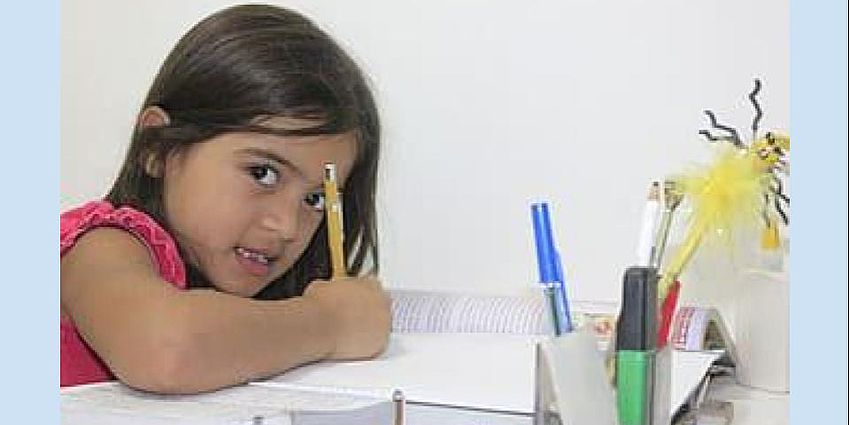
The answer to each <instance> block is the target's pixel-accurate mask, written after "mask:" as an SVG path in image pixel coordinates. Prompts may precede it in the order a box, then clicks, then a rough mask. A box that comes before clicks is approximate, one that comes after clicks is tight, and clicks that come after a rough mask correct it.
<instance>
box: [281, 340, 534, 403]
mask: <svg viewBox="0 0 850 425" xmlns="http://www.w3.org/2000/svg"><path fill="white" fill-rule="evenodd" d="M539 338H540V336H533V335H511V334H492V333H465V334H462V333H393V334H392V335H391V336H390V343H389V347H388V349H387V350H386V351H385V352H384V353H383V354H382V355H381V356H379V357H378V358H377V359H374V360H368V361H340V362H320V363H316V364H311V365H306V366H302V367H299V368H296V369H292V370H290V371H289V372H286V373H284V374H282V375H279V376H277V377H275V378H272V379H270V380H268V381H266V382H267V383H268V384H274V383H284V384H297V385H307V386H315V387H320V388H350V389H384V390H390V389H393V388H399V389H401V390H402V391H403V392H404V395H405V399H406V400H407V401H408V402H410V403H417V402H418V403H429V404H438V405H445V406H461V407H473V408H478V409H487V410H496V411H505V412H515V413H522V414H530V413H531V412H533V411H534V405H533V401H534V400H533V399H534V359H535V357H534V354H535V351H534V348H535V343H536V342H537V340H538V339H539Z"/></svg>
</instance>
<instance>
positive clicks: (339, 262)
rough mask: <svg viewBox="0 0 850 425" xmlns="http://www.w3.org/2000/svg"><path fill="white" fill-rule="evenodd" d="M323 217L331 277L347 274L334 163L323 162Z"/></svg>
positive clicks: (340, 276)
mask: <svg viewBox="0 0 850 425" xmlns="http://www.w3.org/2000/svg"><path fill="white" fill-rule="evenodd" d="M324 187H325V217H326V218H327V222H328V247H329V248H330V251H331V270H332V274H331V276H332V278H333V279H341V278H344V277H346V276H348V272H347V271H346V269H345V252H344V251H343V247H342V240H343V237H344V234H343V227H342V200H341V199H340V198H339V190H338V189H337V184H336V165H335V164H334V163H332V162H328V163H325V178H324Z"/></svg>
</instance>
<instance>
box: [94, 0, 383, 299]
mask: <svg viewBox="0 0 850 425" xmlns="http://www.w3.org/2000/svg"><path fill="white" fill-rule="evenodd" d="M152 106H156V107H159V108H162V109H163V110H164V111H165V112H166V113H167V114H168V117H169V122H168V123H166V124H165V125H164V126H161V127H146V126H142V125H141V124H140V123H138V122H137V123H136V127H135V129H134V131H133V137H132V141H131V144H130V148H129V150H128V152H127V157H126V158H125V160H124V165H123V166H122V168H121V171H120V173H119V175H118V178H117V179H116V181H115V183H114V185H113V186H112V188H111V189H110V191H109V193H108V194H107V195H106V200H108V201H110V202H112V203H113V205H116V206H118V205H130V206H132V207H134V208H137V209H140V210H143V211H145V212H147V213H148V214H150V215H151V216H152V217H154V219H156V220H157V221H158V222H159V223H160V224H161V225H163V226H164V227H165V228H166V229H169V230H170V228H169V223H168V221H167V219H166V217H165V209H164V206H163V197H162V193H163V179H162V178H157V177H152V176H151V175H149V174H148V173H147V172H146V171H145V169H146V163H147V162H148V161H149V160H151V159H153V160H154V161H156V162H157V163H159V164H162V163H163V161H164V160H165V158H167V157H168V156H169V155H171V154H174V153H178V152H180V151H182V150H185V149H187V148H188V147H190V146H192V145H193V144H195V143H203V142H204V141H206V140H209V139H210V138H212V137H214V136H217V135H220V134H222V133H227V132H235V131H238V132H259V133H269V134H277V135H282V136H293V135H298V136H309V135H323V134H340V133H346V132H353V134H355V136H356V143H357V158H356V160H355V163H354V167H353V168H352V171H351V173H350V175H349V177H348V181H347V182H346V190H345V193H344V194H343V207H344V211H343V222H344V224H345V233H346V238H345V251H346V252H347V253H348V257H349V258H348V259H347V260H348V264H349V265H350V266H349V273H351V274H352V275H358V274H360V273H361V271H362V269H363V268H364V263H366V261H367V258H369V257H371V258H370V259H371V261H372V271H374V272H376V271H377V269H378V245H377V229H376V220H375V190H376V181H377V168H378V154H379V138H380V125H379V121H378V112H377V108H376V107H375V102H374V99H373V98H372V94H371V91H370V89H369V87H368V85H367V83H366V81H365V78H364V76H363V74H362V72H361V71H360V69H359V68H358V66H357V65H356V64H355V63H354V61H353V60H352V59H351V58H350V57H349V56H348V55H347V54H346V53H345V52H344V51H343V50H342V49H341V48H340V46H338V45H337V44H336V43H335V42H334V41H333V40H332V39H331V38H330V37H329V36H328V35H327V34H325V33H324V32H323V31H322V30H321V29H319V28H318V27H316V25H314V24H313V23H312V22H311V21H310V20H308V19H307V18H305V17H304V16H301V15H300V14H298V13H296V12H292V11H289V10H285V9H281V8H278V7H273V6H265V5H244V6H235V7H230V8H228V9H224V10H222V11H219V12H217V13H215V14H213V15H211V16H209V17H207V18H206V19H204V20H203V21H201V22H200V23H198V24H197V25H195V26H194V27H193V28H192V29H191V30H190V31H189V32H188V33H186V34H185V35H184V36H183V38H182V39H181V40H180V41H179V42H178V43H177V45H176V46H175V47H174V50H172V51H171V53H170V54H169V55H168V57H167V58H166V59H165V62H164V63H163V65H162V67H161V68H160V70H159V73H158V74H157V76H156V79H155V80H154V82H153V84H152V86H151V89H150V91H149V92H148V95H147V97H146V99H145V101H144V104H143V105H142V108H141V109H142V110H145V109H146V108H148V107H152ZM272 116H284V117H293V118H303V119H309V120H313V121H314V122H316V123H318V124H317V125H316V126H313V127H309V128H299V129H292V130H277V129H270V128H267V127H262V126H259V125H256V124H255V123H256V122H257V118H261V117H272ZM329 262H330V261H329V256H328V249H327V228H326V225H325V223H324V222H323V223H322V224H321V225H320V226H319V229H318V231H317V232H316V233H315V235H313V239H312V240H311V241H310V244H309V245H308V247H307V248H306V250H305V251H304V253H303V254H302V256H301V257H300V258H299V259H298V260H297V261H296V262H295V264H294V265H293V266H292V267H291V268H290V269H289V270H288V271H287V272H286V273H285V274H284V275H283V276H281V277H279V278H278V279H277V280H275V281H273V282H271V283H270V284H269V285H268V286H267V287H266V288H264V289H263V290H262V291H261V292H260V293H259V294H258V295H257V296H256V297H257V298H260V299H279V298H285V297H291V296H295V295H300V294H301V293H302V292H303V290H304V288H305V287H306V285H307V284H308V283H309V282H311V281H312V280H314V279H317V278H326V277H328V275H329V270H330V265H329ZM187 272H188V273H187V275H188V280H189V285H190V287H204V286H211V285H210V283H209V282H208V281H207V279H206V277H204V276H203V274H202V273H201V272H200V270H198V269H197V268H195V267H194V266H192V265H190V264H187Z"/></svg>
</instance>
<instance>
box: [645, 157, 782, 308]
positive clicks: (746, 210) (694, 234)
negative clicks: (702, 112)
mask: <svg viewBox="0 0 850 425" xmlns="http://www.w3.org/2000/svg"><path fill="white" fill-rule="evenodd" d="M718 148H719V149H720V152H719V153H718V156H717V159H716V160H715V162H714V163H713V164H712V165H710V166H709V167H707V168H705V169H702V170H697V171H695V172H693V173H691V174H687V175H683V176H680V177H678V178H674V179H673V180H674V181H675V183H676V186H677V190H680V191H681V192H682V194H683V195H684V196H685V198H686V199H689V200H690V202H691V206H692V214H691V217H690V219H689V222H688V225H687V230H686V233H685V236H684V241H683V243H682V245H681V246H680V247H679V249H678V250H677V251H676V252H675V253H674V255H673V257H672V258H671V260H670V263H669V264H668V266H667V267H666V270H664V274H663V276H662V278H661V282H660V283H659V295H660V296H661V297H664V296H666V294H667V291H668V290H669V288H670V285H672V283H673V282H674V281H675V280H676V279H677V278H678V277H679V275H680V274H681V273H682V270H683V269H684V267H685V266H686V265H687V263H688V261H690V259H691V257H692V256H693V254H694V252H695V251H696V249H697V247H699V245H700V243H701V242H702V241H703V239H704V238H706V237H708V236H709V235H710V236H712V237H715V236H716V237H720V238H721V239H723V240H724V241H726V242H731V237H732V231H733V229H735V228H737V227H738V226H755V225H757V224H758V223H759V219H760V218H761V217H762V211H763V206H764V203H763V198H764V194H765V193H766V192H767V191H768V190H770V184H771V179H772V177H771V175H770V174H769V173H766V172H765V168H764V165H763V161H761V160H760V159H759V158H758V156H754V155H753V154H752V153H751V152H750V151H742V150H740V149H737V148H734V147H731V146H727V145H720V146H718Z"/></svg>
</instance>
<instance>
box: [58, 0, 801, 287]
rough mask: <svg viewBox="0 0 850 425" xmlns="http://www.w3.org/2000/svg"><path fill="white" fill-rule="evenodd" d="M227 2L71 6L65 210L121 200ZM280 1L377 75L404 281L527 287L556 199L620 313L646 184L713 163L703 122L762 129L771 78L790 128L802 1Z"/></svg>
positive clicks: (384, 198)
mask: <svg viewBox="0 0 850 425" xmlns="http://www.w3.org/2000/svg"><path fill="white" fill-rule="evenodd" d="M230 3H231V2H227V1H213V0H203V1H202V0H196V1H182V2H173V1H165V0H150V1H145V2H126V1H119V2H112V1H94V0H76V1H74V2H64V3H62V22H61V23H62V29H61V34H62V41H61V43H62V44H61V49H62V58H61V61H62V62H61V63H62V68H61V73H62V77H61V78H62V79H61V85H62V92H61V114H62V115H61V134H62V139H61V148H62V162H61V167H62V168H61V207H62V209H63V210H64V209H67V208H69V207H71V206H74V205H76V204H78V203H81V202H84V201H86V200H89V199H92V198H95V197H99V196H102V195H103V194H104V193H105V192H106V190H107V189H108V188H109V186H110V185H111V182H112V179H113V178H114V177H115V175H116V174H117V172H118V169H119V167H120V164H121V161H122V159H123V156H124V152H125V149H126V147H127V143H128V140H129V135H130V130H131V128H132V123H133V120H134V116H135V114H136V113H137V110H138V106H139V105H140V103H141V101H142V98H143V96H144V94H145V93H146V91H147V89H148V85H149V84H150V82H151V81H152V79H153V76H154V74H155V73H156V71H157V69H158V67H159V65H160V63H161V61H162V60H163V59H164V57H165V55H166V54H167V53H168V51H169V50H170V48H171V47H172V46H173V44H174V43H175V42H176V41H177V39H178V38H179V37H180V36H181V35H182V34H183V33H184V32H185V31H186V30H188V28H189V27H190V26H191V25H193V24H194V23H195V22H197V21H198V20H200V19H201V18H202V17H203V16H205V15H207V14H208V13H210V12H212V11H214V10H217V9H220V8H221V7H223V6H225V5H228V4H230ZM277 3H280V4H281V5H285V6H289V7H292V8H295V9H297V10H300V11H302V12H304V13H305V14H307V15H308V16H310V17H312V18H314V19H315V20H316V21H317V22H318V23H319V24H320V25H321V26H322V27H324V28H325V29H327V30H328V31H329V32H330V33H332V34H333V35H335V36H336V37H337V39H338V40H340V42H341V43H342V44H343V45H344V46H346V47H347V48H348V50H349V51H350V52H351V53H352V54H353V56H355V58H357V60H358V61H359V62H360V63H361V64H362V65H363V67H364V69H365V70H366V72H367V73H368V74H370V76H371V78H372V80H373V83H374V88H375V91H376V94H377V98H378V101H379V103H380V107H381V110H382V118H383V124H384V128H385V138H384V152H385V155H384V157H383V158H382V161H383V162H382V167H383V168H382V171H381V181H380V187H381V189H380V199H379V202H380V203H379V210H380V224H381V228H380V235H381V250H382V254H381V257H382V258H381V261H382V268H383V270H382V275H383V278H384V281H385V282H386V283H387V284H388V286H390V287H403V288H427V289H439V290H450V291H487V292H514V291H516V290H521V289H525V288H527V287H529V285H531V283H532V282H534V281H535V280H536V265H535V257H534V252H533V245H532V234H531V230H530V227H531V224H530V219H529V204H530V203H531V202H533V201H537V200H549V201H550V202H551V203H552V208H553V213H554V215H553V221H554V226H555V231H556V233H557V235H556V237H557V239H558V242H559V244H560V249H561V255H562V258H563V261H564V267H565V270H566V275H567V279H568V280H569V283H570V285H571V286H570V292H571V294H572V296H574V297H576V298H579V299H586V300H603V301H604V300H616V299H618V297H619V292H620V289H619V285H620V278H621V272H622V270H623V269H624V268H625V267H626V266H628V265H629V264H630V263H631V262H632V261H633V258H634V254H633V252H634V245H635V243H636V239H637V234H638V228H639V224H640V223H639V221H640V217H641V211H642V208H643V199H644V198H645V196H646V189H647V186H648V184H649V182H650V180H651V179H652V178H656V177H659V176H663V175H667V174H671V173H675V172H678V171H681V170H683V169H684V168H685V167H686V166H688V164H691V163H693V162H695V161H704V160H705V159H706V158H707V157H708V156H707V154H708V150H707V149H706V145H707V144H706V143H705V142H704V141H702V139H701V138H700V137H698V136H697V130H699V129H701V128H705V127H706V126H707V124H708V123H707V122H706V120H705V119H704V116H703V115H702V110H703V109H706V108H710V109H712V110H714V111H715V112H717V113H718V115H719V117H720V119H721V121H723V122H726V123H730V124H733V125H735V126H736V127H738V128H739V129H740V130H741V131H742V134H748V133H749V132H748V131H747V130H746V129H748V128H749V125H750V121H751V117H752V110H751V108H750V106H749V103H748V101H747V100H746V94H747V93H748V92H749V91H750V90H751V88H752V80H753V78H754V77H756V76H758V77H761V78H762V81H763V83H764V88H763V90H762V94H761V96H760V99H761V101H762V106H763V109H764V111H765V117H764V119H763V120H762V126H763V127H764V128H766V129H768V128H780V129H785V130H788V129H789V125H790V122H789V15H788V13H789V6H788V2H787V1H770V0H749V1H741V0H717V1H710V2H699V1H681V0H663V1H661V0H659V1H637V0H635V1H627V0H618V1H613V0H612V1H590V0H563V1H555V0H540V1H529V2H515V1H484V0H469V1H457V0H431V1H428V2H414V1H390V0H360V1H357V2H340V1H331V0H313V1H302V0H298V1H287V2H285V3H284V2H277ZM713 288H715V289H712V290H709V292H714V293H720V292H723V289H722V285H720V286H714V287H713Z"/></svg>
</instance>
